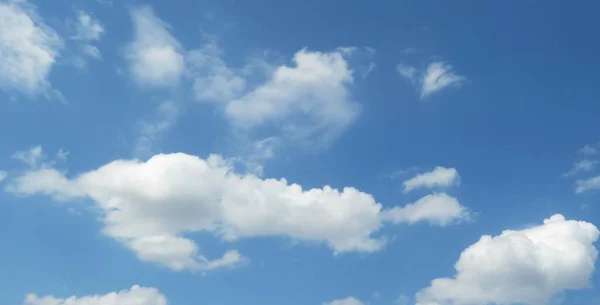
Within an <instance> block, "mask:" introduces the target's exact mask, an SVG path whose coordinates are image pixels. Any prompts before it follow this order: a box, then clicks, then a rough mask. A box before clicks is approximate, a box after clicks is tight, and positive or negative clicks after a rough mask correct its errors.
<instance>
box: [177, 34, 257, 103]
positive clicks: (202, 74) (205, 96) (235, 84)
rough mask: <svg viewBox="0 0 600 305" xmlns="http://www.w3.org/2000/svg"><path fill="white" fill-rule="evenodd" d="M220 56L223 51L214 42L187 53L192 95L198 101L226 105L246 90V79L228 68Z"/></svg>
mask: <svg viewBox="0 0 600 305" xmlns="http://www.w3.org/2000/svg"><path fill="white" fill-rule="evenodd" d="M222 56H223V51H222V50H221V49H220V48H219V47H218V46H217V45H216V44H215V43H214V42H211V43H207V44H205V45H204V46H202V48H199V49H196V50H192V51H189V52H188V53H187V55H186V61H187V63H188V66H189V69H190V73H191V74H192V77H193V82H194V85H193V86H194V88H193V90H194V95H195V97H196V99H198V100H199V101H206V102H220V103H227V102H229V101H231V100H233V99H235V98H238V97H239V96H240V95H241V94H242V93H243V92H244V90H245V89H246V79H245V78H244V77H243V76H242V75H239V74H240V73H238V72H236V71H234V70H233V69H231V68H229V67H228V66H227V64H226V63H225V62H224V61H223V59H222Z"/></svg>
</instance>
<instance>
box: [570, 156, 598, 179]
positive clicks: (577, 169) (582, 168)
mask: <svg viewBox="0 0 600 305" xmlns="http://www.w3.org/2000/svg"><path fill="white" fill-rule="evenodd" d="M599 163H600V162H598V161H596V160H587V159H586V160H581V161H579V162H577V163H575V164H574V165H573V169H571V170H570V171H569V172H567V173H565V174H564V176H566V177H569V176H573V175H575V174H577V173H581V172H589V171H591V170H593V169H594V168H596V166H598V164H599Z"/></svg>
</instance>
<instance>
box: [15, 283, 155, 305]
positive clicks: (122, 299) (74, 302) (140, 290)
mask: <svg viewBox="0 0 600 305" xmlns="http://www.w3.org/2000/svg"><path fill="white" fill-rule="evenodd" d="M121 304H126V305H167V299H166V297H165V296H164V295H163V294H162V293H160V291H158V289H156V288H150V287H140V286H133V287H132V288H131V289H129V290H123V291H119V292H111V293H108V294H105V295H91V296H84V297H77V296H72V297H68V298H66V299H60V298H56V297H54V296H45V297H38V296H37V295H35V294H29V295H27V297H26V298H25V301H24V302H23V305H121Z"/></svg>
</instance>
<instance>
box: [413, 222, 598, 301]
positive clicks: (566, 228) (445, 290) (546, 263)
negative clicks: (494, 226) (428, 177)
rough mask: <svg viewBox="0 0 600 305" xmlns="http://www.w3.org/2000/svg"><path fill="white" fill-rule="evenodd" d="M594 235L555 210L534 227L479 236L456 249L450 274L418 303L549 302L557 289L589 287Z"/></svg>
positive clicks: (420, 296)
mask: <svg viewBox="0 0 600 305" xmlns="http://www.w3.org/2000/svg"><path fill="white" fill-rule="evenodd" d="M599 233H600V232H599V231H598V229H597V228H596V227H595V226H594V225H593V224H591V223H587V222H583V221H574V220H565V218H564V217H563V216H562V215H558V214H557V215H554V216H552V217H550V218H549V219H546V220H544V224H542V225H539V226H536V227H532V228H528V229H524V230H507V231H504V232H502V234H500V235H499V236H489V235H484V236H482V237H481V239H480V240H479V241H478V242H476V243H475V244H473V245H471V246H470V247H468V248H467V249H465V250H464V251H463V252H462V253H461V255H460V258H459V259H458V261H457V262H456V265H455V268H456V275H455V277H454V278H438V279H435V280H433V281H432V282H431V285H430V286H429V287H427V288H425V289H423V290H421V291H419V292H418V293H417V294H416V300H417V304H420V305H425V304H430V305H433V304H440V305H484V304H491V303H495V304H527V305H545V304H548V302H549V301H550V299H551V297H552V296H554V295H556V294H557V293H561V292H563V291H565V290H571V289H583V288H587V287H589V284H590V283H589V279H590V276H591V275H592V273H593V271H594V264H595V262H596V259H597V256H598V252H597V250H596V249H595V248H594V246H593V243H594V242H595V241H596V240H597V239H598V235H599Z"/></svg>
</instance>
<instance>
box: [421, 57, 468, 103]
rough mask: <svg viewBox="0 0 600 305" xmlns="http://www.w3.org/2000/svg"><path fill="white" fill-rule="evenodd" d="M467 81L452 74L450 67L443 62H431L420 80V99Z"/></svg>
mask: <svg viewBox="0 0 600 305" xmlns="http://www.w3.org/2000/svg"><path fill="white" fill-rule="evenodd" d="M466 80H467V79H466V78H465V77H464V76H461V75H458V74H456V73H454V72H453V69H452V66H450V65H448V64H445V63H444V62H432V63H430V64H429V66H428V67H427V71H426V72H425V75H424V76H423V79H422V87H421V98H425V97H427V96H429V95H431V94H433V93H435V92H438V91H440V90H442V89H444V88H448V87H458V86H460V85H462V84H463V83H464V82H465V81H466Z"/></svg>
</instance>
